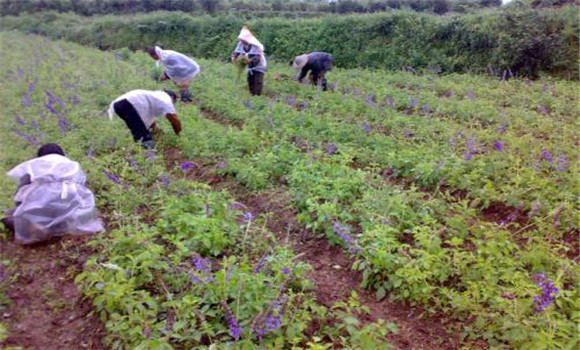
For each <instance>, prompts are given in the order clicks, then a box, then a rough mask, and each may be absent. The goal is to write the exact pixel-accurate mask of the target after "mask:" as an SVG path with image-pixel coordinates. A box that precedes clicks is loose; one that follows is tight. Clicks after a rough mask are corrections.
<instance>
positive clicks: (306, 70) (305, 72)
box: [298, 65, 309, 83]
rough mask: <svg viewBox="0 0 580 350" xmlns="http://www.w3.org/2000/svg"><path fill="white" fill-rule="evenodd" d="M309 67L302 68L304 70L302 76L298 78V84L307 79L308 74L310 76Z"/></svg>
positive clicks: (301, 72)
mask: <svg viewBox="0 0 580 350" xmlns="http://www.w3.org/2000/svg"><path fill="white" fill-rule="evenodd" d="M308 70H309V68H308V65H306V66H304V67H302V70H301V71H300V75H299V76H298V82H299V83H301V82H302V80H303V79H304V78H305V77H306V74H308Z"/></svg>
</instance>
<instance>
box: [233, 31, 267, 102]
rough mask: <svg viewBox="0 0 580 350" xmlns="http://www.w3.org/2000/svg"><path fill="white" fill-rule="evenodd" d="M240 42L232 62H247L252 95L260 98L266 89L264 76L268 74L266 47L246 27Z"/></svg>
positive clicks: (241, 34)
mask: <svg viewBox="0 0 580 350" xmlns="http://www.w3.org/2000/svg"><path fill="white" fill-rule="evenodd" d="M238 40H239V41H238V44H237V45H236V48H235V49H234V52H233V53H232V57H231V58H232V61H236V60H239V59H245V60H247V62H248V65H247V67H246V71H247V72H248V87H249V90H250V94H252V95H255V96H260V95H261V94H262V88H263V87H264V74H265V73H266V56H265V55H264V45H262V43H261V42H260V41H259V40H258V39H256V37H255V36H254V34H252V32H250V30H249V29H248V27H245V26H244V27H243V28H242V30H241V31H240V35H238Z"/></svg>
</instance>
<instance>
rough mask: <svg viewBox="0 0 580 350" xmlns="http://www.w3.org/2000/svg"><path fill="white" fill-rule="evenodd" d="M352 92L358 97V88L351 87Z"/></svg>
mask: <svg viewBox="0 0 580 350" xmlns="http://www.w3.org/2000/svg"><path fill="white" fill-rule="evenodd" d="M352 92H353V94H354V95H355V96H356V97H360V90H359V89H357V88H355V87H353V88H352Z"/></svg>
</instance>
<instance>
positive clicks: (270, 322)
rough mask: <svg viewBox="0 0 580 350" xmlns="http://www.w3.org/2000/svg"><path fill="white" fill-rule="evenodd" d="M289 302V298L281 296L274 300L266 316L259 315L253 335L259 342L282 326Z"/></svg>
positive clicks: (255, 320)
mask: <svg viewBox="0 0 580 350" xmlns="http://www.w3.org/2000/svg"><path fill="white" fill-rule="evenodd" d="M287 301H288V297H287V296H286V295H284V294H281V295H280V296H279V297H277V298H276V299H274V301H273V302H272V304H271V305H270V306H269V307H268V311H266V313H265V314H262V315H258V317H256V318H255V319H254V323H253V325H252V333H253V334H254V335H255V336H256V338H258V340H262V339H263V338H264V336H265V335H266V334H268V333H270V332H273V331H275V330H276V329H278V328H280V327H281V326H282V318H283V317H284V313H285V311H286V302H287Z"/></svg>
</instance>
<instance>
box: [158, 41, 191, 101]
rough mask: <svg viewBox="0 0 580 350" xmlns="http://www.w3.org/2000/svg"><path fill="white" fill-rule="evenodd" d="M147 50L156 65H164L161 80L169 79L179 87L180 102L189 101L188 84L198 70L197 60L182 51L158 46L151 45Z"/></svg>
mask: <svg viewBox="0 0 580 350" xmlns="http://www.w3.org/2000/svg"><path fill="white" fill-rule="evenodd" d="M147 51H148V53H149V56H151V58H153V59H154V60H156V61H157V64H158V65H159V64H161V65H163V66H164V67H165V72H163V76H161V80H167V79H171V81H173V82H174V83H175V85H177V86H178V87H179V90H180V94H181V102H191V94H190V92H189V85H190V84H191V80H192V79H193V77H195V76H196V75H198V74H199V72H200V69H199V65H198V64H197V62H195V61H194V60H192V59H191V58H189V57H187V56H186V55H184V54H182V53H179V52H176V51H171V50H162V49H161V48H160V47H159V46H155V47H151V48H149V49H147Z"/></svg>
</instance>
